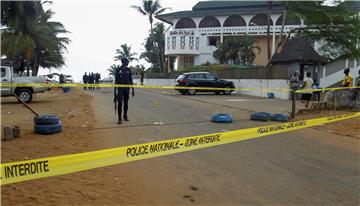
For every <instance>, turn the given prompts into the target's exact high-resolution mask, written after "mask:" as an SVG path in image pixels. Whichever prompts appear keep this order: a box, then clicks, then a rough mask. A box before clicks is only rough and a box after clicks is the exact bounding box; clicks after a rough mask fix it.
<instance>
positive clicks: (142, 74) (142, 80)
mask: <svg viewBox="0 0 360 206" xmlns="http://www.w3.org/2000/svg"><path fill="white" fill-rule="evenodd" d="M140 83H141V85H144V72H143V71H140Z"/></svg>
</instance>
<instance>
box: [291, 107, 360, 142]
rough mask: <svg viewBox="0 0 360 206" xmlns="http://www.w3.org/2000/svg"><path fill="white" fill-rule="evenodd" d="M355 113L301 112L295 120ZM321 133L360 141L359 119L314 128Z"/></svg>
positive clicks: (343, 111)
mask: <svg viewBox="0 0 360 206" xmlns="http://www.w3.org/2000/svg"><path fill="white" fill-rule="evenodd" d="M353 112H356V111H352V110H322V111H317V112H312V111H309V112H306V111H304V112H301V113H300V114H298V115H297V117H296V118H295V121H296V120H303V119H312V118H318V117H328V116H335V115H340V114H348V113H353ZM315 128H316V129H319V130H321V131H326V132H330V133H334V134H339V135H343V136H348V137H352V138H356V139H360V118H351V119H348V120H344V121H339V122H334V123H331V124H325V125H323V126H319V127H315Z"/></svg>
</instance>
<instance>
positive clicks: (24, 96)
mask: <svg viewBox="0 0 360 206" xmlns="http://www.w3.org/2000/svg"><path fill="white" fill-rule="evenodd" d="M15 94H16V95H17V96H18V97H19V98H20V99H21V100H22V101H23V102H25V103H27V104H28V103H30V102H31V100H32V98H33V94H32V92H31V91H30V90H29V89H19V90H17V91H16V92H15Z"/></svg>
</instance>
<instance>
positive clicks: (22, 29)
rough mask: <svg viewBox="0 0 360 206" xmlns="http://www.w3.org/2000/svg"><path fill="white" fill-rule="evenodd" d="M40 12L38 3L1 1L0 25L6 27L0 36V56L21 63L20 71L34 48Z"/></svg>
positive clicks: (27, 61) (26, 63) (27, 63)
mask: <svg viewBox="0 0 360 206" xmlns="http://www.w3.org/2000/svg"><path fill="white" fill-rule="evenodd" d="M41 12H42V7H41V4H40V2H39V1H1V24H2V25H4V26H6V27H7V28H6V29H5V30H4V31H3V32H2V34H1V55H6V57H7V58H9V59H17V60H19V61H21V65H22V67H23V68H21V69H22V70H24V69H25V68H24V66H25V65H29V61H30V58H31V56H32V52H33V49H34V48H35V46H36V44H35V40H34V38H33V35H34V33H35V24H36V18H37V16H38V15H39V14H40V13H41ZM28 68H29V67H28ZM27 73H28V75H29V70H28V72H27Z"/></svg>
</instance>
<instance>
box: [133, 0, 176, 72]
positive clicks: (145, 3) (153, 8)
mask: <svg viewBox="0 0 360 206" xmlns="http://www.w3.org/2000/svg"><path fill="white" fill-rule="evenodd" d="M131 8H133V9H136V10H137V11H138V12H139V13H140V14H142V15H144V16H147V17H148V19H149V23H150V41H151V43H152V44H154V47H155V48H156V45H155V41H156V40H155V37H153V22H154V16H156V15H159V14H161V13H163V12H165V11H166V10H167V9H169V8H163V7H162V6H161V4H160V1H159V0H142V1H141V6H136V5H133V6H131ZM155 50H156V49H155ZM154 52H156V55H158V52H160V51H154ZM161 58H162V57H161V55H158V59H159V66H160V71H161V72H163V71H164V65H163V62H162V61H161Z"/></svg>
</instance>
